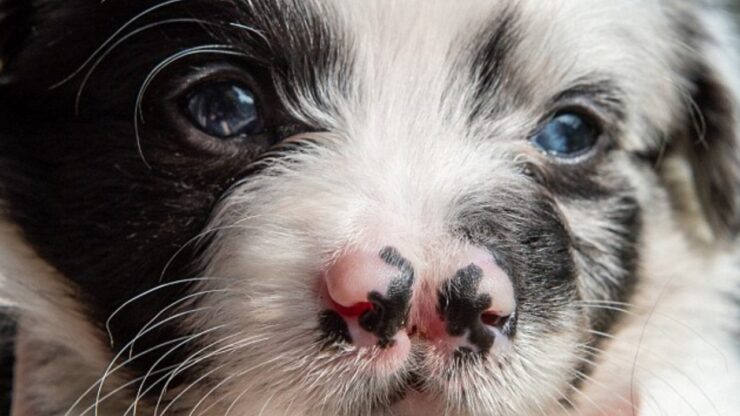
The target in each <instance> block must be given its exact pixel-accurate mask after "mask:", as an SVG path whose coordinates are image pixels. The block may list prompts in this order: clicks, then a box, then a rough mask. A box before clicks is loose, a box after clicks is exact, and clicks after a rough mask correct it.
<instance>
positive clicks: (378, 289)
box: [322, 247, 516, 352]
mask: <svg viewBox="0 0 740 416" xmlns="http://www.w3.org/2000/svg"><path fill="white" fill-rule="evenodd" d="M459 258H460V260H459V261H458V262H456V263H455V264H454V265H453V268H454V269H456V270H457V272H455V273H454V275H452V276H450V277H449V278H448V279H446V280H444V282H443V283H442V284H441V285H440V286H439V288H438V290H437V293H436V297H437V298H436V299H418V297H417V299H415V298H414V297H413V296H412V295H413V290H414V280H415V274H414V269H413V267H412V265H411V263H410V262H409V261H408V260H406V259H405V258H404V257H403V256H402V255H401V254H400V253H399V252H398V251H397V250H396V249H394V248H392V247H386V248H384V249H382V250H380V252H372V251H355V252H350V253H348V254H345V255H343V256H342V257H340V258H339V259H338V260H337V261H336V262H335V263H334V264H333V265H332V266H331V267H330V268H329V269H328V270H327V271H326V272H325V274H324V279H325V285H326V292H327V294H328V298H329V299H328V303H329V305H328V306H329V307H330V308H331V309H332V311H333V313H332V315H331V319H326V320H324V322H322V326H323V327H324V328H325V330H326V331H329V332H333V333H335V334H341V336H342V337H343V338H344V340H345V341H347V342H350V343H352V344H353V345H356V346H358V347H366V346H373V345H378V346H380V347H392V346H393V345H395V344H396V342H397V341H398V340H401V339H403V340H404V341H405V340H407V336H406V333H407V332H410V329H409V328H407V326H408V318H409V310H410V309H411V307H412V305H411V301H412V299H415V301H419V302H421V303H423V304H430V303H431V304H436V305H438V306H437V312H436V314H435V313H427V315H429V316H423V317H419V319H418V320H419V322H413V326H415V327H417V329H418V330H419V332H420V333H421V334H424V336H426V337H427V338H430V339H429V340H430V341H432V342H435V343H437V344H444V345H446V346H448V347H450V348H451V349H455V350H457V349H464V350H468V351H475V352H486V351H488V350H490V349H491V347H492V346H493V345H494V341H495V340H496V338H497V337H502V336H505V335H506V330H505V328H504V327H505V326H506V325H507V324H508V323H509V320H510V318H511V316H512V315H513V314H514V310H515V308H516V302H515V299H514V289H513V286H512V283H511V280H510V279H509V277H508V276H507V274H506V273H505V272H504V271H503V270H502V269H501V268H500V267H499V266H498V264H497V263H496V261H495V260H494V258H493V256H492V255H491V254H490V253H489V252H488V251H487V250H484V249H481V248H477V247H472V248H470V249H468V250H467V251H465V252H464V253H462V255H461V256H459ZM432 293H433V292H432ZM420 296H427V297H429V296H430V295H420ZM430 301H431V302H430ZM427 310H428V308H427Z"/></svg>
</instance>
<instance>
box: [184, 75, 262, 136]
mask: <svg viewBox="0 0 740 416" xmlns="http://www.w3.org/2000/svg"><path fill="white" fill-rule="evenodd" d="M185 109H186V111H187V113H188V116H189V117H190V119H191V120H192V122H193V123H194V124H195V125H196V126H197V127H198V128H199V129H201V130H202V131H203V132H205V133H207V134H209V135H211V136H215V137H219V138H222V139H228V138H232V137H237V136H241V135H253V134H259V133H261V132H262V130H263V128H264V120H263V119H262V116H261V114H260V113H259V111H258V108H257V103H256V100H255V95H254V93H252V91H251V90H250V89H249V88H247V87H246V86H244V85H242V84H240V83H238V82H234V81H224V82H218V83H212V84H205V85H203V86H200V87H198V88H196V89H195V90H194V91H192V92H191V93H190V94H189V95H188V96H187V100H186V102H185Z"/></svg>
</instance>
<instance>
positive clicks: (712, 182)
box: [672, 18, 740, 240]
mask: <svg viewBox="0 0 740 416" xmlns="http://www.w3.org/2000/svg"><path fill="white" fill-rule="evenodd" d="M703 23H705V26H704V32H703V33H702V35H700V36H699V39H698V41H697V45H696V47H695V50H694V52H695V53H696V54H697V55H698V56H696V57H695V58H694V59H695V61H694V62H693V63H692V64H691V65H690V68H691V69H690V71H689V73H688V74H687V75H686V78H687V80H688V82H689V92H690V96H691V100H688V103H687V106H686V109H685V114H684V116H683V117H682V121H683V122H682V123H680V124H681V125H680V126H679V128H678V129H677V131H676V133H675V135H674V137H673V138H672V140H673V146H674V147H675V148H676V149H677V150H678V151H680V152H681V153H684V157H685V158H686V160H687V161H688V164H689V166H690V168H691V176H692V177H693V185H694V189H695V195H696V197H697V199H698V201H699V205H700V207H701V211H702V212H703V214H704V218H705V219H706V223H707V224H708V225H709V228H710V229H711V231H712V234H713V235H714V237H715V238H717V239H725V240H727V239H730V240H733V239H735V237H736V236H737V234H738V232H739V231H740V128H739V127H740V114H739V110H740V108H739V104H740V59H737V58H738V57H737V52H738V49H737V45H735V44H733V42H732V41H731V36H732V33H733V31H732V29H730V28H729V24H727V22H726V20H725V19H714V18H712V19H705V20H704V22H703ZM723 23H724V24H723ZM679 198H680V197H679ZM677 204H678V205H679V206H686V205H687V204H686V203H685V201H677Z"/></svg>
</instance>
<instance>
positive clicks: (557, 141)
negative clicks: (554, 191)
mask: <svg viewBox="0 0 740 416" xmlns="http://www.w3.org/2000/svg"><path fill="white" fill-rule="evenodd" d="M598 138H599V131H598V129H597V128H596V127H594V125H593V124H592V123H591V122H589V121H588V120H586V119H585V118H584V117H583V116H581V115H578V114H576V113H560V114H558V115H556V116H555V117H553V118H552V119H551V120H550V121H549V122H548V123H547V124H546V125H545V127H543V128H542V130H540V131H539V132H538V133H537V135H535V137H534V139H533V140H532V141H533V142H534V144H536V145H537V146H539V147H540V148H541V149H542V150H544V151H546V152H547V153H549V154H552V155H555V156H563V157H569V156H577V155H579V154H581V153H584V152H585V151H587V150H588V149H590V148H592V147H593V146H594V145H595V144H596V142H597V140H598Z"/></svg>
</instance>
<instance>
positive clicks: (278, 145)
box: [0, 0, 740, 415]
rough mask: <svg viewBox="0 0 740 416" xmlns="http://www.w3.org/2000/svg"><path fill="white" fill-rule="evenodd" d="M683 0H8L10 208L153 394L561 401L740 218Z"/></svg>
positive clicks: (0, 151)
mask: <svg viewBox="0 0 740 416" xmlns="http://www.w3.org/2000/svg"><path fill="white" fill-rule="evenodd" d="M696 3H697V4H693V2H692V4H688V3H687V2H677V1H676V2H657V1H656V2H640V4H639V5H638V4H628V5H625V4H619V5H616V4H615V3H614V2H610V1H593V0H589V1H588V2H586V1H571V2H560V1H557V2H540V1H520V2H488V1H470V2H464V4H457V3H455V2H443V1H435V2H432V3H424V4H422V2H345V1H330V0H316V1H292V0H281V1H233V0H218V1H200V0H169V1H135V2H120V1H114V0H110V1H106V2H104V3H98V2H89V1H78V0H68V1H55V0H44V1H41V0H36V1H31V2H12V1H11V2H7V1H6V2H4V3H0V4H3V5H4V7H5V10H4V11H3V12H2V13H0V16H2V18H3V19H4V20H5V21H6V23H7V22H9V23H10V25H9V26H8V25H6V26H5V27H6V29H5V31H4V32H2V33H1V35H2V38H1V39H0V45H3V49H2V62H3V64H4V65H3V69H2V73H0V106H1V107H0V108H1V110H0V119H1V121H0V139H1V140H0V177H1V178H2V179H1V180H0V189H1V190H2V196H3V200H4V203H5V215H6V217H7V219H8V220H9V221H11V222H13V223H15V224H17V225H18V227H19V228H20V229H21V230H22V232H23V236H24V239H25V240H26V241H27V242H28V243H29V245H30V246H31V247H33V249H34V250H35V251H36V252H37V253H38V255H39V256H40V257H41V258H42V259H43V260H44V262H45V263H47V264H49V265H51V266H52V267H53V268H54V269H55V272H54V276H57V277H56V278H55V283H56V284H57V285H59V286H61V287H64V288H65V295H64V296H65V297H66V298H68V300H69V302H71V303H73V304H74V305H75V307H76V308H77V310H78V311H81V314H82V315H83V316H84V318H80V317H79V316H76V317H75V318H70V319H76V320H77V321H83V320H84V321H86V322H87V325H88V326H89V327H90V331H89V337H90V338H91V339H94V340H97V341H98V342H99V345H98V347H99V348H100V349H101V351H103V353H102V354H103V355H105V356H107V358H108V359H109V360H110V361H111V362H112V363H114V364H111V366H109V367H108V371H107V372H106V373H107V374H106V375H107V377H106V379H107V381H108V383H109V385H108V386H107V387H110V385H111V384H113V385H114V387H116V386H118V385H124V384H127V385H129V386H134V391H135V392H136V394H135V396H136V402H140V403H141V404H139V405H140V406H149V407H158V409H159V410H160V411H162V410H163V409H172V411H175V410H176V409H185V408H187V409H193V408H195V409H196V411H198V410H197V409H201V410H203V411H214V412H217V409H218V411H221V413H223V412H224V411H231V412H232V413H234V414H256V413H258V412H260V411H261V410H262V411H264V412H266V414H276V412H277V413H279V412H281V411H282V412H286V414H287V413H291V414H322V413H326V412H330V411H331V412H338V413H339V414H368V413H372V412H376V413H384V412H396V413H399V414H405V413H410V414H412V413H413V411H412V410H409V409H410V408H412V409H416V410H419V409H421V408H428V409H430V410H429V411H430V412H443V411H447V412H452V413H453V414H471V415H478V414H481V415H482V414H507V415H509V414H511V415H526V414H532V413H536V412H537V411H544V410H542V409H560V408H561V406H566V405H567V403H568V402H569V398H570V397H572V394H573V391H574V389H575V388H577V386H578V383H579V382H580V381H582V380H583V379H584V378H587V377H588V373H589V371H591V369H592V367H593V366H594V365H595V363H596V362H597V361H598V356H599V353H598V351H600V348H598V347H597V346H599V345H601V344H600V343H601V342H602V341H604V338H605V337H608V334H609V333H610V332H611V331H612V330H613V329H614V327H615V325H617V324H618V323H619V321H620V319H621V318H622V314H621V313H619V312H618V311H617V309H619V308H609V307H605V306H608V305H619V304H621V303H630V302H632V300H633V296H634V293H635V290H636V288H638V287H639V283H640V281H641V279H644V278H646V277H645V276H644V274H645V270H649V269H650V268H651V264H654V263H655V262H657V261H658V259H656V254H655V253H656V252H660V250H662V249H661V248H656V247H664V245H665V244H666V243H665V242H666V241H669V240H671V239H683V238H688V239H691V240H692V241H695V242H696V243H697V244H704V245H707V246H710V247H715V246H720V245H723V244H725V243H726V242H727V241H731V240H732V239H733V238H734V235H735V234H736V231H737V229H738V226H740V221H739V220H740V218H738V203H739V201H738V194H737V192H735V190H736V189H738V186H740V170H739V168H740V164H739V163H738V155H739V153H738V150H737V145H738V143H737V132H736V126H737V117H736V114H737V112H736V105H737V103H736V93H737V91H736V90H735V89H734V88H736V87H737V85H740V84H737V80H736V79H733V75H734V74H733V71H734V69H733V67H732V64H733V62H734V61H733V59H734V58H732V57H731V56H730V52H731V51H732V48H731V47H730V46H729V45H727V44H725V43H723V42H725V40H724V37H722V36H720V35H722V34H723V33H724V32H723V30H725V29H724V26H718V25H720V24H721V23H722V22H723V20H721V19H719V18H718V16H719V14H717V12H716V11H715V10H714V9H713V8H711V7H709V6H705V5H699V4H698V3H699V2H696ZM22 278H25V276H19V277H18V278H17V279H18V280H21V279H22ZM11 280H12V276H11ZM11 287H12V286H11ZM20 306H21V307H22V306H23V305H20ZM29 313H30V312H29ZM36 315H43V314H39V313H38V311H37V313H36ZM36 319H47V320H53V319H54V317H53V316H41V317H38V318H36ZM65 325H72V324H71V323H66V321H65V323H64V324H61V325H59V326H60V327H61V328H62V329H63V328H64V327H65ZM108 338H109V341H110V343H108ZM106 354H107V355H106ZM83 355H84V354H83ZM98 370H100V371H102V370H104V369H98ZM113 370H116V371H113ZM113 373H115V374H113ZM98 375H99V374H98ZM116 383H117V384H116ZM102 384H105V380H104V381H103V383H102ZM100 388H101V390H102V389H103V387H100ZM78 393H82V392H78ZM127 397H129V400H131V397H133V396H127ZM132 402H133V400H131V401H129V402H128V403H132ZM83 403H84V402H83ZM128 403H127V404H128ZM55 405H58V406H60V407H63V408H64V409H67V408H68V407H69V406H71V405H72V403H62V404H55ZM414 406H416V407H414ZM81 409H84V406H83V407H81ZM266 409H267V410H266ZM552 411H555V410H552ZM544 412H545V413H547V414H551V412H548V411H544Z"/></svg>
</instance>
